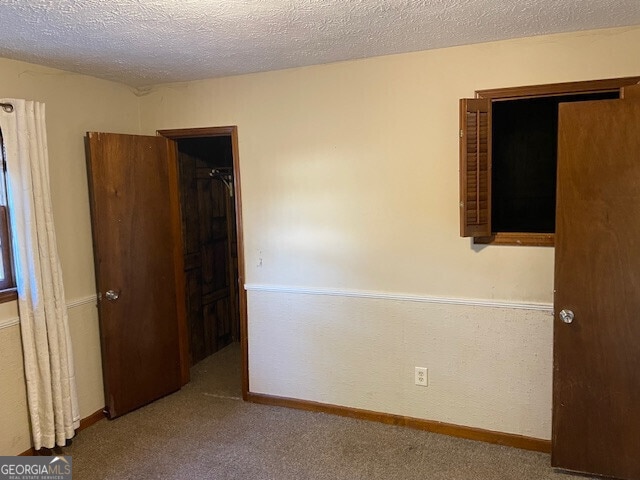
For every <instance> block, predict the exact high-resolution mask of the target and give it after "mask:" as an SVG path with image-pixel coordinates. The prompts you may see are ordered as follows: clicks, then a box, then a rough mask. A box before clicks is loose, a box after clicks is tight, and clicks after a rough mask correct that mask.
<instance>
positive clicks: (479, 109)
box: [460, 77, 640, 246]
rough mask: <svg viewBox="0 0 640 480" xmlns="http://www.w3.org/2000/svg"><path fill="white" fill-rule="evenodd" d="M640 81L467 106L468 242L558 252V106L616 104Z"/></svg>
mask: <svg viewBox="0 0 640 480" xmlns="http://www.w3.org/2000/svg"><path fill="white" fill-rule="evenodd" d="M638 80H640V78H639V77H633V78H623V79H613V80H598V81H591V82H574V83H565V84H553V85H541V86H533V87H517V88H510V89H497V90H482V91H477V92H476V97H477V98H475V99H463V100H461V102H460V105H461V112H460V114H461V122H460V123H461V130H460V139H461V142H460V209H461V211H460V213H461V235H462V236H465V237H473V238H474V243H484V244H502V245H549V246H552V245H553V244H554V232H555V209H556V167H557V137H558V105H559V104H560V103H563V102H579V101H593V100H608V99H617V98H620V92H621V88H622V87H624V86H626V85H632V84H635V83H637V82H638Z"/></svg>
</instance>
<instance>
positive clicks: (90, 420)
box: [18, 408, 106, 457]
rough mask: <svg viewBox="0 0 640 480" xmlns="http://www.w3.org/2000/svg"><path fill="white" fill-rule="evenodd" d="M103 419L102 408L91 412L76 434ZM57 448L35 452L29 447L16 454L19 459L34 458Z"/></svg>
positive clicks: (83, 420) (81, 421) (81, 422)
mask: <svg viewBox="0 0 640 480" xmlns="http://www.w3.org/2000/svg"><path fill="white" fill-rule="evenodd" d="M104 418H106V417H105V414H104V409H103V408H101V409H100V410H98V411H96V412H93V413H92V414H91V415H89V416H88V417H85V418H83V419H82V420H80V426H79V427H78V428H77V429H76V434H78V432H81V431H82V430H84V429H85V428H89V427H90V426H91V425H94V424H96V423H98V422H99V421H100V420H102V419H104ZM58 448H60V447H56V448H55V449H50V448H43V449H41V450H35V449H34V448H33V447H31V448H30V449H28V450H25V451H24V452H22V453H20V454H18V456H20V457H34V456H37V455H49V454H50V453H51V451H52V450H56V449H58Z"/></svg>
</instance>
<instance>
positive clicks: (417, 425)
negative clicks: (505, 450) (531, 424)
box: [247, 392, 551, 453]
mask: <svg viewBox="0 0 640 480" xmlns="http://www.w3.org/2000/svg"><path fill="white" fill-rule="evenodd" d="M247 400H248V401H249V402H253V403H260V404H262V405H272V406H277V407H288V408H295V409H298V410H308V411H311V412H323V413H330V414H333V415H339V416H342V417H350V418H356V419H360V420H370V421H374V422H380V423H386V424H388V425H399V426H403V427H408V428H414V429H417V430H425V431H428V432H433V433H440V434H443V435H449V436H452V437H459V438H466V439H468V440H478V441H481V442H487V443H495V444H498V445H505V446H508V447H514V448H520V449H523V450H532V451H535V452H544V453H550V452H551V441H550V440H542V439H540V438H532V437H525V436H522V435H514V434H511V433H502V432H494V431H491V430H483V429H480V428H473V427H464V426H460V425H452V424H449V423H442V422H435V421H432V420H423V419H420V418H412V417H404V416H401V415H393V414H390V413H380V412H373V411H371V410H361V409H358V408H350V407H341V406H339V405H329V404H325V403H319V402H312V401H308V400H296V399H293V398H285V397H277V396H273V395H265V394H261V393H251V392H249V393H248V395H247Z"/></svg>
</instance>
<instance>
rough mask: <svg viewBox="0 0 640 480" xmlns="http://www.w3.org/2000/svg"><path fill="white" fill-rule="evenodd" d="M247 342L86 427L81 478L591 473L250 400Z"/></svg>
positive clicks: (77, 454) (404, 479)
mask: <svg viewBox="0 0 640 480" xmlns="http://www.w3.org/2000/svg"><path fill="white" fill-rule="evenodd" d="M239 358H240V349H239V347H238V346H237V345H232V346H230V347H227V348H225V349H224V350H222V351H221V352H218V353H217V354H215V355H213V356H211V357H209V358H208V359H206V360H204V361H202V362H200V363H199V364H198V365H196V366H195V367H194V368H193V369H192V381H191V383H190V384H189V385H187V386H186V387H185V388H183V389H182V390H181V391H180V392H177V393H175V394H173V395H170V396H169V397H166V398H164V399H161V400H159V401H157V402H155V403H153V404H151V405H148V406H146V407H144V408H141V409H139V410H137V411H135V412H133V413H130V414H128V415H125V416H124V417H121V418H119V419H116V420H112V421H107V420H102V421H100V422H98V423H97V424H95V425H94V426H92V427H89V428H87V429H86V430H84V431H82V432H80V434H79V435H78V436H77V437H76V438H75V439H74V441H73V444H72V445H71V446H69V447H66V448H65V449H64V451H65V454H67V455H72V456H73V478H74V479H75V480H83V479H87V480H89V479H90V480H98V479H118V480H123V479H152V478H154V479H156V478H157V479H180V480H182V479H215V480H226V479H236V480H241V479H242V480H252V479H256V480H258V479H260V480H263V479H264V480H266V479H270V480H289V479H291V480H294V479H295V480H301V479H318V480H324V479H327V480H328V479H331V480H339V479H344V480H360V479H363V480H364V479H366V480H371V479H380V480H395V479H398V480H400V479H401V480H412V479H416V480H417V479H420V480H425V479H428V480H441V479H442V480H445V479H446V480H458V479H459V480H469V479H482V480H484V479H486V480H493V479H496V480H497V479H500V480H505V479H514V480H526V479H536V480H544V479H558V480H571V479H583V480H584V479H585V478H586V477H583V476H573V475H568V474H563V473H560V472H557V471H554V470H553V469H552V468H551V467H550V466H549V455H546V454H541V453H534V452H527V451H524V450H518V449H514V448H509V447H501V446H498V445H490V444H485V443H481V442H474V441H469V440H461V439H457V438H452V437H447V436H443V435H437V434H432V433H429V432H423V431H418V430H412V429H408V428H403V427H395V426H390V425H383V424H379V423H373V422H367V421H361V420H354V419H350V418H343V417H337V416H333V415H328V414H323V413H312V412H304V411H299V410H291V409H286V408H279V407H269V406H263V405H256V404H250V403H244V402H242V400H240V398H239V397H240V365H239Z"/></svg>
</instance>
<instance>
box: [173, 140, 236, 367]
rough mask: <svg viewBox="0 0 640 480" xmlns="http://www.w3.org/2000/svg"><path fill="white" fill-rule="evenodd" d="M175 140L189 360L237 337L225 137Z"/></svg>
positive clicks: (230, 175)
mask: <svg viewBox="0 0 640 480" xmlns="http://www.w3.org/2000/svg"><path fill="white" fill-rule="evenodd" d="M177 143H178V165H179V177H180V204H181V205H180V206H181V210H182V235H183V243H184V267H185V278H186V302H187V316H188V324H189V343H190V354H191V364H192V365H194V364H196V363H198V362H199V361H200V360H202V359H204V358H206V357H208V356H209V355H211V354H212V353H215V352H217V351H218V350H220V349H221V348H224V347H225V346H227V345H229V344H230V343H231V342H234V341H239V340H240V315H239V293H238V252H237V242H236V214H235V201H234V197H233V189H234V185H233V151H232V146H231V137H230V136H226V135H225V136H217V137H204V138H186V139H180V140H178V141H177Z"/></svg>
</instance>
